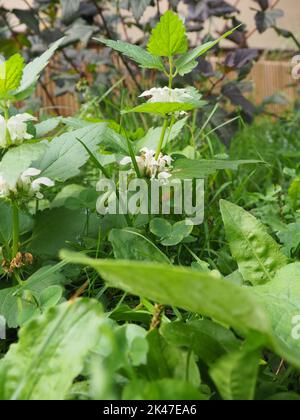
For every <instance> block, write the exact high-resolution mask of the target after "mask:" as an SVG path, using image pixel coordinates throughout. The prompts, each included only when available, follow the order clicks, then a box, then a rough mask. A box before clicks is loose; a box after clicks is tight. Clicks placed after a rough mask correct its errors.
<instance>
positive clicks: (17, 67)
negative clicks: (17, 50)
mask: <svg viewBox="0 0 300 420" xmlns="http://www.w3.org/2000/svg"><path fill="white" fill-rule="evenodd" d="M23 69H24V59H23V57H22V56H21V55H19V54H15V55H13V56H12V57H11V58H10V59H9V60H7V61H4V63H2V64H0V99H6V98H8V97H9V96H10V94H11V93H12V92H13V91H15V90H16V89H18V87H19V86H20V83H21V79H22V75H23Z"/></svg>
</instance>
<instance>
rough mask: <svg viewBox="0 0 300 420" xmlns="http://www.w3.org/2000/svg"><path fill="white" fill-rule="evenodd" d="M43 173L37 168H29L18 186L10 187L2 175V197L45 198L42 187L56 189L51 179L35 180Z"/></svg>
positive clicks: (0, 194)
mask: <svg viewBox="0 0 300 420" xmlns="http://www.w3.org/2000/svg"><path fill="white" fill-rule="evenodd" d="M40 173H41V171H40V170H39V169H35V168H29V169H27V170H26V171H25V172H23V173H22V175H21V176H20V178H19V179H18V181H17V183H16V185H14V186H13V187H12V186H11V185H9V183H7V182H6V181H5V179H4V178H3V175H2V174H0V197H9V196H10V195H19V194H24V195H26V196H29V197H34V196H35V197H36V198H37V199H38V200H41V199H43V198H44V196H43V194H42V193H41V192H40V190H41V187H42V185H44V186H46V187H54V185H55V184H54V182H53V181H52V180H51V179H50V178H46V177H41V178H37V179H33V178H34V177H37V176H38V175H40Z"/></svg>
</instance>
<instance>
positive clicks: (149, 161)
mask: <svg viewBox="0 0 300 420" xmlns="http://www.w3.org/2000/svg"><path fill="white" fill-rule="evenodd" d="M140 153H141V154H140V156H136V157H135V159H136V162H137V164H138V167H139V170H140V172H141V175H144V176H147V177H149V178H151V179H155V178H157V179H159V180H162V181H167V180H168V178H170V177H171V176H172V174H171V173H170V171H171V169H172V158H171V156H167V155H166V156H164V155H162V154H160V155H159V157H158V159H155V151H154V150H149V149H147V148H146V147H145V148H144V149H142V150H141V152H140ZM120 164H121V165H124V166H125V165H129V164H132V160H131V157H130V156H127V157H125V158H124V159H122V160H121V162H120Z"/></svg>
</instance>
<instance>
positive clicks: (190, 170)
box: [172, 159, 260, 179]
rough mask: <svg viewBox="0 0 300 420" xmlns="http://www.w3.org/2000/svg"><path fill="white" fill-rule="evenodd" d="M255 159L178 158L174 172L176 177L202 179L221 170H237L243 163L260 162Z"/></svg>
mask: <svg viewBox="0 0 300 420" xmlns="http://www.w3.org/2000/svg"><path fill="white" fill-rule="evenodd" d="M259 162H260V161H254V160H235V161H230V160H204V159H203V160H192V159H178V160H177V161H176V162H175V163H174V165H173V166H174V170H173V172H172V174H173V177H174V178H178V179H193V178H197V179H202V178H207V177H208V176H209V175H212V174H214V173H216V172H218V171H220V170H232V171H237V170H238V169H239V167H240V166H241V165H251V164H255V163H259Z"/></svg>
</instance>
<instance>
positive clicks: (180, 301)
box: [61, 252, 300, 368]
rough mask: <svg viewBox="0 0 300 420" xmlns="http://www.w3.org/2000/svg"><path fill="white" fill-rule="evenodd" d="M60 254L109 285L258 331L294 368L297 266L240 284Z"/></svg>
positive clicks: (299, 293) (299, 302)
mask: <svg viewBox="0 0 300 420" xmlns="http://www.w3.org/2000/svg"><path fill="white" fill-rule="evenodd" d="M61 256H62V258H65V259H66V261H68V262H71V263H78V264H83V265H90V266H91V267H94V268H95V269H96V270H97V271H98V272H99V273H100V275H101V276H102V278H103V279H104V280H106V281H107V283H108V285H109V286H111V287H114V288H119V289H121V290H124V291H126V292H127V293H131V294H133V295H136V296H143V297H147V298H148V299H150V300H152V301H154V302H160V303H162V304H165V305H170V306H174V307H179V308H182V309H185V310H187V311H191V312H196V313H199V314H201V315H202V316H206V317H210V318H212V319H214V320H216V321H218V322H220V323H221V324H223V325H228V326H231V327H232V328H234V329H235V330H237V331H238V332H239V335H241V334H242V335H244V336H249V335H250V334H252V333H253V332H258V333H260V334H262V336H263V337H264V342H265V343H266V344H265V346H266V347H268V348H270V349H272V350H274V352H275V353H277V354H278V355H279V356H281V357H282V358H284V359H285V360H286V361H288V362H290V363H291V364H292V365H294V366H295V367H297V368H300V361H299V351H300V340H295V338H293V336H292V331H293V328H294V327H295V326H294V324H293V318H294V317H295V316H299V313H300V264H297V265H296V266H293V265H292V266H287V267H286V268H283V270H282V271H279V272H278V273H277V276H276V278H275V280H273V281H271V282H270V283H268V284H267V285H265V286H256V287H241V286H238V285H236V284H233V283H230V282H229V281H228V280H225V279H222V278H219V276H217V275H214V274H213V273H203V272H197V271H196V270H191V269H187V268H181V267H171V266H167V265H161V264H150V263H138V262H130V261H114V260H113V261H109V260H93V259H90V258H88V257H86V256H83V255H80V254H74V253H68V252H63V253H62V254H61ZM287 280H288V281H287Z"/></svg>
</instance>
